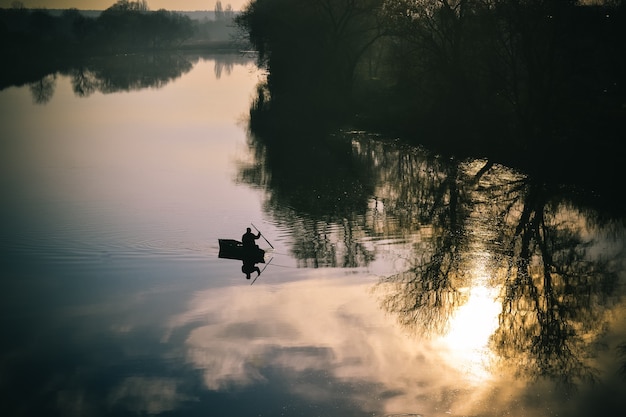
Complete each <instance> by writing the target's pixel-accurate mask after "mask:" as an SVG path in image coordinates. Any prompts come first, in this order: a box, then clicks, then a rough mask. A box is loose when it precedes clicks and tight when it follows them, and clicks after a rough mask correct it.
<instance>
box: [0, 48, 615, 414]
mask: <svg viewBox="0 0 626 417" xmlns="http://www.w3.org/2000/svg"><path fill="white" fill-rule="evenodd" d="M129 59H130V58H129ZM253 62H254V61H253V60H251V59H246V58H242V57H239V56H229V55H219V56H210V57H203V58H195V59H190V60H186V59H183V58H178V59H175V60H172V61H171V62H169V61H168V62H167V63H166V64H162V63H161V64H162V65H164V67H167V69H168V70H167V71H160V72H159V71H156V70H154V68H155V65H150V66H148V68H152V70H151V71H145V72H141V71H139V70H138V69H137V67H136V66H133V68H134V70H133V71H134V72H133V71H129V70H128V67H124V68H126V70H125V71H120V70H119V68H118V67H114V66H111V67H107V66H106V65H101V66H98V65H94V67H92V68H86V69H81V70H80V71H79V70H73V71H71V72H67V73H64V74H56V75H54V76H48V77H46V78H45V79H44V80H41V81H40V82H38V83H33V84H31V85H26V86H20V87H10V88H7V89H5V90H3V91H0V138H1V143H0V146H1V152H0V155H1V157H0V158H1V164H0V187H1V188H0V191H1V192H2V196H3V205H2V208H1V209H0V211H1V214H2V217H1V219H2V220H1V222H2V223H1V226H2V234H1V235H0V250H1V254H2V260H1V261H0V262H1V263H0V265H1V270H0V272H1V281H0V290H1V294H2V300H1V301H2V302H1V303H0V304H1V309H2V310H1V311H2V315H1V316H0V320H1V323H2V330H3V331H2V333H3V336H2V343H1V345H0V346H1V348H0V349H1V350H0V388H1V389H0V392H1V393H2V394H0V395H1V396H2V400H1V401H0V407H1V409H3V410H4V411H3V413H2V415H6V416H9V415H10V416H22V415H23V416H43V415H46V416H53V415H59V416H79V415H81V416H82V415H89V416H100V415H102V416H105V415H116V416H117V415H120V416H124V415H177V416H195V415H202V416H383V415H394V414H399V415H422V416H505V415H506V416H513V417H518V416H519V417H521V416H537V417H540V416H587V415H598V412H599V411H603V414H602V415H616V414H620V413H622V412H623V410H624V409H626V395H625V394H626V384H625V376H624V369H625V368H626V365H625V361H626V356H625V354H626V348H625V347H624V343H626V309H625V308H624V299H623V295H624V279H625V274H624V270H625V262H624V254H625V250H624V240H625V239H624V237H625V233H624V227H623V225H624V223H623V219H607V218H605V217H603V216H601V215H600V213H599V212H598V211H597V210H596V209H594V208H593V207H589V206H586V205H583V204H581V203H580V202H578V201H577V198H576V195H577V194H576V193H575V192H569V191H568V190H563V189H561V188H559V187H550V186H548V185H545V184H541V183H536V182H534V181H532V180H531V179H528V178H525V177H524V176H521V175H519V174H517V173H516V172H514V171H512V170H509V169H507V168H505V167H502V166H497V165H496V166H489V165H486V163H485V161H454V160H447V159H446V160H444V159H442V158H438V157H437V156H436V155H430V154H428V153H427V152H425V151H422V150H416V149H410V148H405V147H402V146H400V145H398V144H394V143H393V142H391V141H382V140H380V138H378V137H376V136H374V135H371V134H367V133H365V132H341V133H338V134H336V135H334V136H333V137H331V138H330V141H329V142H326V141H321V142H322V144H316V145H315V146H310V147H309V148H306V149H302V148H301V147H299V146H296V145H295V144H293V143H291V144H285V143H282V144H279V145H277V144H276V143H273V142H267V141H266V140H264V139H263V138H260V137H256V136H255V135H253V134H250V133H248V131H247V114H248V109H249V106H250V103H251V100H252V97H253V93H254V91H255V87H256V85H257V83H258V82H259V80H260V79H261V78H262V74H261V73H260V72H259V71H258V70H257V69H256V67H255V66H254V65H253ZM152 64H154V63H152ZM157 67H158V69H159V70H160V69H162V67H160V66H157ZM293 139H294V140H293V141H294V142H295V143H297V142H298V139H302V141H305V140H306V135H305V134H304V133H303V132H294V137H293ZM292 147H293V148H292ZM251 223H252V224H254V225H255V226H257V227H258V228H259V229H260V230H261V231H262V232H263V234H264V237H265V239H267V240H265V239H260V240H258V243H259V245H260V246H261V247H262V248H264V249H266V250H267V253H266V255H265V263H261V264H258V266H259V267H260V269H261V270H262V274H261V276H260V277H258V278H257V279H256V280H254V278H255V275H256V274H253V275H252V279H251V280H246V278H245V275H244V274H242V272H241V263H240V262H239V261H236V260H229V259H222V258H219V257H218V250H219V248H218V239H219V238H235V239H239V238H240V236H241V234H242V233H243V232H244V231H245V228H246V227H249V226H250V225H251ZM270 244H271V246H270ZM272 246H273V248H272ZM251 284H253V285H251Z"/></svg>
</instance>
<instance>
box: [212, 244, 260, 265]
mask: <svg viewBox="0 0 626 417" xmlns="http://www.w3.org/2000/svg"><path fill="white" fill-rule="evenodd" d="M218 241H219V244H220V252H219V254H218V257H219V258H224V259H237V260H240V261H246V262H254V263H265V251H264V250H263V249H260V248H258V247H254V248H245V247H244V246H243V243H241V242H240V241H238V240H234V239H218Z"/></svg>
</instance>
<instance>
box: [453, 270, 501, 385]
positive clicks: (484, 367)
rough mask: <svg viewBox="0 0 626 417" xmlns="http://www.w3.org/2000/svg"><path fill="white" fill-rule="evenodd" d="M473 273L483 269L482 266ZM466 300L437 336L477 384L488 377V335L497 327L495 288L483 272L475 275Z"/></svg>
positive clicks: (456, 363) (458, 365)
mask: <svg viewBox="0 0 626 417" xmlns="http://www.w3.org/2000/svg"><path fill="white" fill-rule="evenodd" d="M475 272H483V268H482V267H478V268H476V269H475ZM476 275H477V277H478V278H476V279H475V281H474V283H473V285H472V286H471V287H470V288H468V289H467V291H468V292H469V294H468V298H467V302H466V303H465V304H464V305H462V306H460V307H459V309H458V310H457V311H456V314H455V315H454V317H453V318H452V320H451V321H450V326H449V330H448V332H447V333H446V334H445V335H444V336H443V337H442V338H441V343H442V344H443V346H442V348H443V349H445V351H446V352H448V354H449V355H450V358H449V359H450V361H451V363H452V364H453V365H454V366H455V367H456V368H457V369H459V370H461V371H462V372H464V373H465V375H466V377H467V378H468V381H469V382H470V383H475V384H478V383H481V382H485V381H488V380H490V379H491V378H492V374H491V371H490V363H491V361H492V359H493V353H492V352H491V350H490V349H489V346H488V345H489V338H490V336H491V335H492V334H493V333H494V331H495V330H496V329H497V327H498V314H499V313H500V311H501V305H500V304H499V303H498V299H497V297H498V291H497V288H494V287H492V286H489V285H488V284H487V278H486V276H485V275H484V274H482V273H480V274H476Z"/></svg>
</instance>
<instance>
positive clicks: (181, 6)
mask: <svg viewBox="0 0 626 417" xmlns="http://www.w3.org/2000/svg"><path fill="white" fill-rule="evenodd" d="M14 1H15V0H0V7H1V8H10V7H11V4H12V3H13V2H14ZM19 1H21V2H22V4H24V6H25V7H27V8H31V9H33V8H46V9H70V8H76V9H80V10H104V9H107V8H109V7H110V6H111V5H113V4H114V3H115V2H116V1H117V0H19ZM147 1H148V7H149V8H150V10H159V9H166V10H180V11H184V10H215V3H216V2H217V0H147ZM221 2H222V6H223V7H226V6H228V5H229V4H230V5H231V6H232V8H233V10H241V9H243V7H244V6H245V5H246V4H248V3H249V2H250V0H221Z"/></svg>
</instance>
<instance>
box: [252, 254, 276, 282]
mask: <svg viewBox="0 0 626 417" xmlns="http://www.w3.org/2000/svg"><path fill="white" fill-rule="evenodd" d="M272 259H274V257H273V256H272V258H271V259H270V260H269V262H268V263H266V264H265V266H264V267H263V269H261V272H259V275H257V276H256V278H254V280H252V282H251V283H250V285H252V284H254V281H256V279H257V278H258V277H260V276H261V274H262V273H263V271H265V268H267V266H268V265H269V264H270V262H272Z"/></svg>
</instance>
